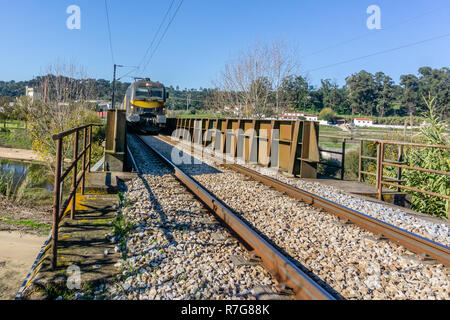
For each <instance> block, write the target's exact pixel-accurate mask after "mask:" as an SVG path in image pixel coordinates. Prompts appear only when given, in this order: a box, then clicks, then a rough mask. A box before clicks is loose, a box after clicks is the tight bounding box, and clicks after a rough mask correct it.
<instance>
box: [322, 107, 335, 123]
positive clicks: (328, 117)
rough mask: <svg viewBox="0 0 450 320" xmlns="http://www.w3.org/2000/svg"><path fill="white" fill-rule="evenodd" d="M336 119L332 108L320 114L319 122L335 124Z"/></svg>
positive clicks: (325, 109)
mask: <svg viewBox="0 0 450 320" xmlns="http://www.w3.org/2000/svg"><path fill="white" fill-rule="evenodd" d="M334 118H336V113H335V112H334V111H333V110H332V109H331V108H324V109H322V111H320V113H319V120H325V121H327V122H333V121H334Z"/></svg>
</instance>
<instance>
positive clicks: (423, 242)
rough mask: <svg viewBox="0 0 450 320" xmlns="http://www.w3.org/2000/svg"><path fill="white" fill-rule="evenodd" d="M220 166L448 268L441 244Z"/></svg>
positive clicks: (449, 257) (449, 255)
mask: <svg viewBox="0 0 450 320" xmlns="http://www.w3.org/2000/svg"><path fill="white" fill-rule="evenodd" d="M159 137H162V138H163V140H165V141H167V142H170V143H172V144H173V143H176V142H175V141H173V140H172V139H170V138H169V137H165V136H159ZM192 148H193V147H191V150H192ZM224 166H225V167H228V168H230V169H232V170H234V171H237V172H240V173H242V174H244V175H247V176H249V177H251V178H253V179H255V180H257V181H260V182H262V183H264V184H265V185H268V186H271V187H273V188H275V189H277V190H279V191H281V192H285V193H286V194H288V195H290V196H292V197H294V198H296V199H299V200H302V201H304V202H306V203H308V204H311V205H313V206H315V207H317V208H319V209H324V210H325V211H327V212H329V213H332V214H335V215H337V216H339V217H340V218H341V219H342V220H345V221H347V220H348V221H351V222H353V223H354V224H356V225H358V226H360V227H362V228H364V229H366V230H368V231H371V232H373V233H375V234H376V235H377V236H382V237H385V238H387V239H389V240H391V241H394V242H397V243H398V244H400V245H402V246H404V247H406V248H408V249H410V250H411V251H413V252H415V253H417V254H419V255H420V256H421V257H422V258H433V259H436V260H437V261H438V262H441V263H442V264H444V265H445V266H450V248H449V247H447V246H445V245H443V244H440V243H438V242H435V241H432V240H429V239H426V238H424V237H421V236H419V235H417V234H414V233H412V232H409V231H406V230H404V229H401V228H398V227H396V226H394V225H392V224H389V223H386V222H384V221H382V220H379V219H376V218H374V217H371V216H369V215H366V214H364V213H361V212H359V211H356V210H353V209H350V208H348V207H345V206H343V205H340V204H338V203H336V202H333V201H331V200H328V199H325V198H322V197H320V196H318V195H315V194H313V193H310V192H308V191H305V190H302V189H299V188H297V187H294V186H291V185H289V184H287V183H284V182H281V181H279V180H277V179H274V178H271V177H268V176H266V175H263V174H260V173H259V172H256V171H254V170H251V169H248V168H246V167H243V166H241V165H237V164H229V163H224ZM384 183H386V182H384Z"/></svg>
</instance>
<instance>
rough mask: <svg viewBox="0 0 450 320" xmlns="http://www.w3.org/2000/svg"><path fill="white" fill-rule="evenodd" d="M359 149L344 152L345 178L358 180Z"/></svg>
mask: <svg viewBox="0 0 450 320" xmlns="http://www.w3.org/2000/svg"><path fill="white" fill-rule="evenodd" d="M358 171H359V151H358V150H352V151H349V152H346V154H345V175H344V178H345V180H358Z"/></svg>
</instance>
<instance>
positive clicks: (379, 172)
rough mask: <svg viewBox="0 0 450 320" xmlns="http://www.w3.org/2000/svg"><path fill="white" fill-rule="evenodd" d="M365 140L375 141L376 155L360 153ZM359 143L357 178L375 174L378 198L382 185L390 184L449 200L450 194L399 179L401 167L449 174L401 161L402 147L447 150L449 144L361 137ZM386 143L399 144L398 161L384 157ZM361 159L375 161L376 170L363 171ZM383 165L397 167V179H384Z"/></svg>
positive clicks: (381, 196)
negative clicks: (413, 185)
mask: <svg viewBox="0 0 450 320" xmlns="http://www.w3.org/2000/svg"><path fill="white" fill-rule="evenodd" d="M365 141H369V142H373V143H375V144H376V145H377V156H376V157H369V156H364V155H363V154H362V149H363V143H364V142H365ZM360 143H361V147H360V160H359V162H360V165H359V180H360V181H361V179H362V175H363V174H365V175H375V176H376V183H375V185H376V188H377V194H378V199H380V200H382V199H383V194H382V192H383V185H386V186H390V187H395V188H397V190H398V191H400V189H404V190H409V191H412V192H420V193H424V194H427V195H430V196H434V197H438V198H442V199H446V200H450V196H448V195H445V194H441V193H436V192H431V191H428V190H423V189H418V188H414V187H410V186H406V185H402V184H400V183H401V182H403V180H402V179H401V176H402V171H401V170H402V169H406V170H414V171H419V172H427V173H432V174H438V175H444V176H450V172H447V171H441V170H434V169H426V168H420V167H413V166H409V165H407V164H405V162H404V161H402V154H403V147H418V148H438V149H444V150H447V149H450V145H436V144H423V143H411V142H403V141H393V140H376V139H361V140H360ZM386 145H397V146H399V152H400V155H399V160H398V161H395V160H388V159H385V158H384V153H385V146H386ZM363 159H368V160H371V161H376V172H375V173H372V172H366V171H363V169H362V160H363ZM384 167H394V168H397V179H390V178H389V179H386V177H384V176H383V168H384ZM389 180H390V181H389ZM392 181H395V182H399V183H392Z"/></svg>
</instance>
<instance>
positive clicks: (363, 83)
mask: <svg viewBox="0 0 450 320" xmlns="http://www.w3.org/2000/svg"><path fill="white" fill-rule="evenodd" d="M345 80H346V83H347V86H348V88H349V89H348V98H349V100H350V104H351V109H352V115H354V114H355V113H356V112H359V113H363V114H368V115H373V114H374V112H376V108H375V101H376V97H377V86H376V83H375V80H374V76H373V75H372V74H371V73H369V72H367V71H365V70H361V71H360V72H359V73H356V74H353V75H351V76H350V77H348V78H346V79H345Z"/></svg>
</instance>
